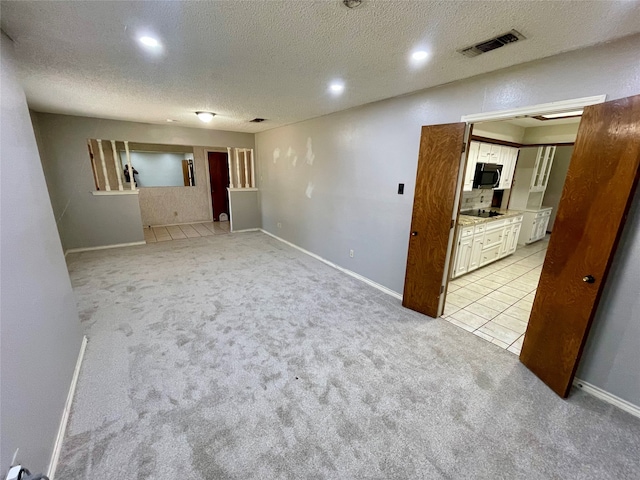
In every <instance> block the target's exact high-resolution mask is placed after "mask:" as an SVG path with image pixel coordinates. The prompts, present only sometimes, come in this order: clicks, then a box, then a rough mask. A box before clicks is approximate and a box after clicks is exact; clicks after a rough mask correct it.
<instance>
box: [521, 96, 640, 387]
mask: <svg viewBox="0 0 640 480" xmlns="http://www.w3.org/2000/svg"><path fill="white" fill-rule="evenodd" d="M639 165H640V95H638V96H634V97H629V98H624V99H620V100H615V101H611V102H606V103H602V104H599V105H593V106H590V107H586V108H585V109H584V113H583V116H582V121H581V122H580V127H579V129H578V135H577V138H576V143H575V149H574V151H573V155H572V157H571V163H570V165H569V171H568V173H567V179H566V182H565V184H564V188H563V191H562V197H561V199H560V204H559V207H558V215H557V216H556V221H555V224H554V227H553V235H552V236H551V241H550V242H549V248H548V251H547V256H546V259H545V262H544V266H543V269H542V275H541V277H540V283H539V285H538V291H537V294H536V297H535V300H534V303H533V310H532V313H531V318H530V320H529V326H528V328H527V332H526V335H525V338H524V344H523V346H522V351H521V353H520V360H521V361H522V363H523V364H525V365H526V366H527V367H528V368H529V369H530V370H531V371H532V372H533V373H535V374H536V375H537V376H538V377H540V379H542V381H543V382H544V383H546V384H547V385H549V387H551V389H553V391H554V392H556V393H557V394H558V395H560V396H562V397H566V396H567V395H568V393H569V390H570V388H571V383H572V381H573V377H574V375H575V372H576V368H577V366H578V362H579V360H580V356H581V354H582V350H583V348H584V345H585V341H586V339H587V335H588V333H589V328H590V327H591V322H592V321H593V317H594V314H595V311H596V308H597V306H598V302H599V300H600V296H601V294H602V289H603V287H604V284H605V281H606V278H607V273H608V271H609V267H610V265H611V261H612V259H613V254H614V253H615V250H616V246H617V244H618V240H619V238H620V234H621V233H622V228H623V226H624V222H625V217H626V214H627V211H628V208H629V205H630V203H631V200H632V198H633V194H634V191H635V188H636V185H637V183H638V177H639Z"/></svg>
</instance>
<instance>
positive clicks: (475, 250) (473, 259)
mask: <svg viewBox="0 0 640 480" xmlns="http://www.w3.org/2000/svg"><path fill="white" fill-rule="evenodd" d="M483 240H484V234H482V233H476V234H475V235H474V236H473V244H472V246H471V256H470V257H469V268H468V269H467V273H468V272H473V271H474V270H476V269H477V268H479V267H480V260H481V255H482V243H483Z"/></svg>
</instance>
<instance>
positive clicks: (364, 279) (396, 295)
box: [259, 228, 402, 300]
mask: <svg viewBox="0 0 640 480" xmlns="http://www.w3.org/2000/svg"><path fill="white" fill-rule="evenodd" d="M259 230H260V231H261V232H262V233H265V234H267V235H269V236H270V237H273V238H275V239H276V240H279V241H281V242H282V243H286V244H287V245H289V246H290V247H293V248H295V249H297V250H300V251H301V252H302V253H306V254H307V255H309V256H310V257H313V258H315V259H316V260H320V261H321V262H322V263H325V264H327V265H329V266H330V267H333V268H335V269H336V270H340V271H341V272H343V273H346V274H347V275H350V276H352V277H353V278H357V279H358V280H360V281H361V282H364V283H366V284H367V285H371V286H372V287H374V288H377V289H378V290H380V291H381V292H384V293H386V294H387V295H391V296H392V297H394V298H397V299H398V300H402V294H400V293H398V292H394V291H393V290H391V289H390V288H387V287H385V286H384V285H380V284H379V283H377V282H374V281H373V280H371V279H369V278H367V277H364V276H362V275H360V274H359V273H356V272H354V271H351V270H347V269H346V268H344V267H341V266H340V265H337V264H335V263H333V262H330V261H329V260H326V259H324V258H322V257H321V256H320V255H316V254H315V253H312V252H310V251H309V250H305V249H304V248H302V247H299V246H298V245H296V244H294V243H291V242H289V241H287V240H285V239H284V238H280V237H278V236H277V235H274V234H273V233H270V232H267V231H266V230H264V229H262V228H260V229H259Z"/></svg>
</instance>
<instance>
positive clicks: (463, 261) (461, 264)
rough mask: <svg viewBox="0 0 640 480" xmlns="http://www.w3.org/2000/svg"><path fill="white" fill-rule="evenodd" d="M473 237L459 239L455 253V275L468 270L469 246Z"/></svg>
mask: <svg viewBox="0 0 640 480" xmlns="http://www.w3.org/2000/svg"><path fill="white" fill-rule="evenodd" d="M472 243H473V237H468V238H464V239H462V240H460V244H459V245H458V253H457V254H456V277H458V276H460V275H463V274H465V273H467V272H468V271H469V259H470V258H471V247H472Z"/></svg>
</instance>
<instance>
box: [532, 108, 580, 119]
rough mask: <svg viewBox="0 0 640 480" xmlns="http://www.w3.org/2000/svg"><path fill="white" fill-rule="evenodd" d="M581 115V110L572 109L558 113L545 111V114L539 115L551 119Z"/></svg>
mask: <svg viewBox="0 0 640 480" xmlns="http://www.w3.org/2000/svg"><path fill="white" fill-rule="evenodd" d="M580 115H582V110H573V111H571V112H560V113H547V114H545V115H540V116H541V117H543V118H544V119H546V120H551V119H553V118H567V117H578V116H580Z"/></svg>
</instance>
